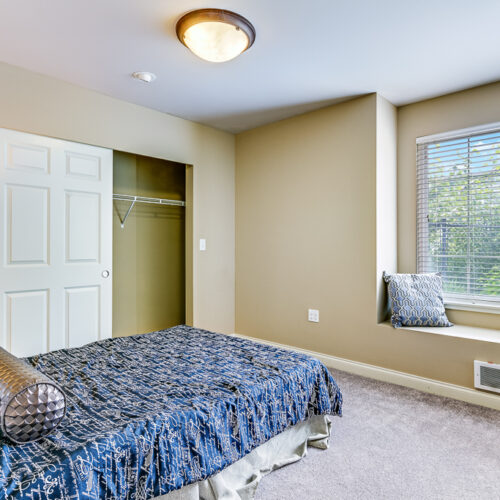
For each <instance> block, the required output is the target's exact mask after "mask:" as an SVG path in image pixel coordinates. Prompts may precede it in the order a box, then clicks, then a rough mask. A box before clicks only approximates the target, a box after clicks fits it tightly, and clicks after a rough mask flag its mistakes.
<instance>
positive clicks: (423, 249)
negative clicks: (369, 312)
mask: <svg viewBox="0 0 500 500" xmlns="http://www.w3.org/2000/svg"><path fill="white" fill-rule="evenodd" d="M417 272H419V273H427V272H440V273H441V275H442V278H443V288H444V296H445V297H444V298H445V303H451V304H458V305H460V304H463V305H465V306H467V305H469V306H471V305H474V306H482V307H485V308H486V307H493V308H495V309H496V308H500V123H499V124H496V125H495V126H489V127H478V128H474V129H468V130H462V131H458V132H454V133H449V134H440V135H436V136H430V137H422V138H419V139H417Z"/></svg>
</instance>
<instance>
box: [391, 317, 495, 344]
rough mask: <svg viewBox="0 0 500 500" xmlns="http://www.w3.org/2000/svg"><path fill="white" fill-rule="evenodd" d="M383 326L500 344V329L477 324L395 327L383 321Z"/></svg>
mask: <svg viewBox="0 0 500 500" xmlns="http://www.w3.org/2000/svg"><path fill="white" fill-rule="evenodd" d="M381 325H383V326H387V327H389V328H393V329H394V330H396V331H401V332H402V331H404V330H409V331H413V332H424V333H433V334H436V335H445V336H447V337H457V338H461V339H468V340H480V341H482V342H493V343H495V344H500V330H494V329H492V328H480V327H477V326H466V325H454V326H449V327H432V326H403V327H402V328H394V327H393V326H392V324H391V322H390V321H384V322H383V323H381Z"/></svg>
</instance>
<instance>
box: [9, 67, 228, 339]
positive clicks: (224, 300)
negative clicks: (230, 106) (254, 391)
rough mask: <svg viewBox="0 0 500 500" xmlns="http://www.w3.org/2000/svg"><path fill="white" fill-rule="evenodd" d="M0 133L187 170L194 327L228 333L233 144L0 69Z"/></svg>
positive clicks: (216, 134)
mask: <svg viewBox="0 0 500 500" xmlns="http://www.w3.org/2000/svg"><path fill="white" fill-rule="evenodd" d="M0 82H1V92H0V127H5V128H11V129H15V130H21V131H25V132H32V133H35V134H41V135H47V136H51V137H58V138H62V139H67V140H70V141H78V142H83V143H87V144H94V145H97V146H103V147H107V148H112V149H115V150H120V151H128V152H131V153H136V154H141V155H145V156H153V157H156V158H162V159H166V160H172V161H176V162H180V163H185V164H189V165H193V175H192V182H193V199H192V210H193V235H194V241H195V242H196V240H197V239H198V238H200V237H203V238H207V251H206V252H204V253H201V254H200V253H199V252H197V251H196V245H194V253H193V268H194V269H193V302H194V303H193V307H194V309H193V321H194V324H195V325H197V326H200V327H204V328H208V329H212V330H218V331H222V332H232V331H234V136H233V135H231V134H228V133H225V132H220V131H218V130H215V129H212V128H210V127H206V126H203V125H200V124H196V123H193V122H190V121H187V120H183V119H180V118H176V117H174V116H170V115H167V114H165V113H160V112H157V111H153V110H150V109H147V108H144V107H141V106H136V105H134V104H130V103H126V102H124V101H120V100H117V99H113V98H111V97H107V96H105V95H102V94H99V93H97V92H93V91H90V90H86V89H83V88H80V87H76V86H74V85H70V84H68V83H65V82H62V81H59V80H55V79H53V78H48V77H45V76H41V75H37V74H35V73H31V72H28V71H25V70H22V69H19V68H16V67H13V66H9V65H6V64H0Z"/></svg>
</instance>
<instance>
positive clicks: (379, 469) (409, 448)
mask: <svg viewBox="0 0 500 500" xmlns="http://www.w3.org/2000/svg"><path fill="white" fill-rule="evenodd" d="M332 373H333V376H334V377H335V379H336V380H337V382H338V384H339V386H340V388H341V390H342V393H343V395H344V416H343V417H342V418H333V420H332V421H333V435H332V440H331V442H330V448H329V449H328V450H326V451H321V450H315V449H311V448H310V449H309V454H308V455H307V456H306V457H305V458H304V459H302V460H301V461H300V462H298V463H296V464H292V465H289V466H287V467H284V468H282V469H280V470H277V471H275V472H273V473H272V474H270V475H268V476H267V477H265V478H264V479H263V480H262V483H261V485H260V487H259V489H258V491H257V496H256V500H280V499H283V500H295V499H306V500H316V499H398V500H399V499H454V500H455V499H488V500H496V499H500V412H498V411H495V410H490V409H487V408H483V407H480V406H474V405H470V404H467V403H462V402H460V401H455V400H452V399H447V398H441V397H439V396H432V395H429V394H426V393H423V392H419V391H415V390H413V389H406V388H404V387H400V386H396V385H392V384H386V383H382V382H377V381H374V380H371V379H366V378H363V377H358V376H356V375H350V374H347V373H345V372H340V371H337V370H332ZM499 397H500V396H499Z"/></svg>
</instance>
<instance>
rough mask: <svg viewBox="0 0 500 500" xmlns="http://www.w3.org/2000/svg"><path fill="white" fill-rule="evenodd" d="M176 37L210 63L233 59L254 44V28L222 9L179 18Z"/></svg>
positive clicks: (246, 21)
mask: <svg viewBox="0 0 500 500" xmlns="http://www.w3.org/2000/svg"><path fill="white" fill-rule="evenodd" d="M176 31H177V37H178V38H179V40H180V41H181V43H183V44H184V45H185V46H186V47H187V48H188V49H189V50H191V52H193V53H194V54H196V55H197V56H198V57H201V58H202V59H205V61H210V62H225V61H229V60H231V59H234V58H235V57H236V56H238V55H240V54H241V53H242V52H245V50H247V49H249V48H250V47H251V46H252V44H253V42H254V41H255V29H254V27H253V26H252V24H251V23H250V21H248V20H247V19H245V18H244V17H242V16H240V15H239V14H236V13H235V12H230V11H229V10H222V9H200V10H194V11H192V12H188V13H187V14H185V15H184V16H182V17H181V18H180V19H179V21H178V22H177V26H176Z"/></svg>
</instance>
